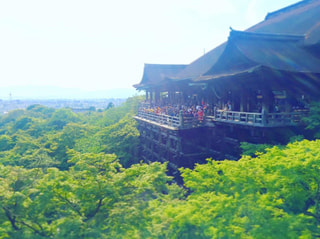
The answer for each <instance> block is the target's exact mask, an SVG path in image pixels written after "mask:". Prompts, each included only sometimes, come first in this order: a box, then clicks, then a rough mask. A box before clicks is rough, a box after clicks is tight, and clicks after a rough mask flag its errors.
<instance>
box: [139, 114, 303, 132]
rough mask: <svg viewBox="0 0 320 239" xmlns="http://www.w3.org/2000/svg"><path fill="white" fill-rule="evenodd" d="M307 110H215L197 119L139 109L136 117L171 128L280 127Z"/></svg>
mask: <svg viewBox="0 0 320 239" xmlns="http://www.w3.org/2000/svg"><path fill="white" fill-rule="evenodd" d="M306 114H307V112H290V113H268V114H262V113H252V112H239V111H224V110H216V111H215V113H214V115H213V116H206V117H204V120H201V121H199V120H198V118H197V117H186V116H183V115H182V112H180V114H179V116H170V115H166V114H159V113H155V112H151V111H145V110H140V111H138V114H137V116H136V118H137V119H144V120H148V121H152V122H154V123H157V124H159V125H163V126H167V127H171V128H173V129H187V128H193V127H200V126H204V125H209V123H212V122H213V123H214V122H223V123H232V124H240V125H247V126H256V127H280V126H294V125H297V124H299V123H300V122H301V118H302V117H303V116H305V115H306Z"/></svg>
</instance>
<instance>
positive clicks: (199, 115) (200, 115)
mask: <svg viewBox="0 0 320 239" xmlns="http://www.w3.org/2000/svg"><path fill="white" fill-rule="evenodd" d="M198 120H199V121H200V122H202V120H203V110H202V109H201V108H199V110H198Z"/></svg>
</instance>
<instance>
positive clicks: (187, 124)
mask: <svg viewBox="0 0 320 239" xmlns="http://www.w3.org/2000/svg"><path fill="white" fill-rule="evenodd" d="M137 117H138V118H142V119H145V120H148V121H152V122H154V123H157V124H160V125H164V126H169V127H172V128H175V129H186V128H193V127H198V126H200V125H203V123H204V121H203V120H202V121H199V120H198V119H197V118H195V117H186V116H183V115H182V112H181V113H180V114H179V116H170V115H166V114H162V113H160V114H159V113H155V112H148V111H144V110H139V111H138V114H137Z"/></svg>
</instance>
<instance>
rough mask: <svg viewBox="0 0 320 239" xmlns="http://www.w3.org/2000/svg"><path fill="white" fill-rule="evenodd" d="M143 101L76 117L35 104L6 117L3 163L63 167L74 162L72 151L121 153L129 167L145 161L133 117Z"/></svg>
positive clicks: (0, 128) (1, 126)
mask: <svg viewBox="0 0 320 239" xmlns="http://www.w3.org/2000/svg"><path fill="white" fill-rule="evenodd" d="M139 100H140V99H139V97H135V98H130V99H128V100H127V102H126V103H125V104H123V105H122V106H120V107H109V109H107V110H105V111H88V112H87V113H82V114H76V113H74V112H72V110H71V109H58V110H54V109H50V108H46V107H44V106H41V105H32V106H30V107H28V108H27V109H26V110H15V111H12V112H10V113H9V114H6V115H4V116H2V117H1V118H0V151H1V152H0V162H1V163H3V164H4V165H12V166H23V167H25V168H34V167H40V168H45V167H52V166H55V167H58V168H59V169H62V170H67V169H68V168H69V167H70V166H71V165H72V163H70V162H68V160H69V159H70V157H69V155H68V153H67V152H68V149H75V150H76V151H78V152H82V153H100V152H103V153H107V154H113V153H116V154H117V155H118V156H119V158H120V161H121V163H122V165H123V166H125V167H128V166H130V165H131V164H133V163H136V162H139V161H138V158H137V151H136V149H137V148H138V147H137V144H138V136H139V132H138V130H137V128H136V122H135V120H134V119H133V118H132V116H133V115H134V113H135V110H136V108H137V105H138V102H139Z"/></svg>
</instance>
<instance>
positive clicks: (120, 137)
mask: <svg viewBox="0 0 320 239" xmlns="http://www.w3.org/2000/svg"><path fill="white" fill-rule="evenodd" d="M140 100H141V99H140V97H134V98H129V99H128V100H127V101H126V103H124V104H123V105H121V106H119V107H110V108H109V109H105V110H100V111H96V110H94V109H93V110H92V111H88V112H86V113H77V114H76V113H74V112H72V110H71V109H58V110H55V109H51V108H47V107H44V106H41V105H32V106H30V107H29V108H27V109H26V110H15V111H11V112H9V113H8V114H6V115H3V116H1V118H0V182H1V183H0V238H1V239H3V238H315V237H319V236H320V150H319V148H320V141H319V140H313V141H309V140H302V139H300V141H295V142H292V143H290V144H288V145H286V146H281V147H276V146H268V148H263V152H260V153H259V152H256V153H255V154H251V155H250V156H249V155H246V153H244V154H243V156H242V157H241V159H240V160H239V161H229V160H224V161H219V162H218V161H214V160H213V159H208V160H207V163H206V164H196V165H195V167H194V168H193V169H188V168H181V169H180V172H181V175H182V178H183V182H184V185H183V186H181V185H177V184H176V183H175V182H174V180H173V179H172V177H170V176H168V175H167V173H166V172H167V164H166V163H159V162H154V163H146V162H141V161H140V159H139V155H138V146H139V140H138V139H139V131H138V130H137V128H136V126H137V125H136V122H135V120H134V119H133V118H132V116H133V115H134V114H135V112H136V109H137V106H138V102H139V101H140ZM318 108H319V107H316V106H315V107H314V108H313V109H311V110H312V112H313V113H312V114H311V117H310V118H308V119H305V121H306V122H308V125H309V128H310V130H313V131H314V132H315V137H317V136H318V135H317V132H319V131H318V128H319V125H320V124H319V117H317V114H319V112H320V111H317V109H318ZM312 117H314V118H312ZM246 147H247V151H248V152H249V151H250V150H249V149H248V147H249V148H250V146H248V145H246ZM251 151H252V147H251Z"/></svg>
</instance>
